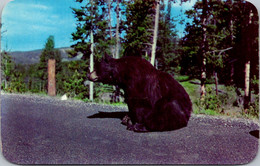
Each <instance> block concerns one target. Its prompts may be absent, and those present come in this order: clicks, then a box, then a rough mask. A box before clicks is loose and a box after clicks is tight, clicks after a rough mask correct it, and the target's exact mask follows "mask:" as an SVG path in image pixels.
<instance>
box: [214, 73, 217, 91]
mask: <svg viewBox="0 0 260 166" xmlns="http://www.w3.org/2000/svg"><path fill="white" fill-rule="evenodd" d="M214 77H215V85H216V95H218V73H217V72H216V71H215V72H214Z"/></svg>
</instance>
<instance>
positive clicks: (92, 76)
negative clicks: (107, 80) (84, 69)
mask: <svg viewBox="0 0 260 166" xmlns="http://www.w3.org/2000/svg"><path fill="white" fill-rule="evenodd" d="M88 79H89V80H90V81H97V80H98V76H97V72H96V71H93V72H91V73H90V74H89V75H88Z"/></svg>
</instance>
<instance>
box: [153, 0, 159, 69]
mask: <svg viewBox="0 0 260 166" xmlns="http://www.w3.org/2000/svg"><path fill="white" fill-rule="evenodd" d="M159 13H160V0H156V11H155V21H154V32H153V45H152V55H151V64H152V65H153V66H154V62H155V53H156V44H157V37H158V26H159Z"/></svg>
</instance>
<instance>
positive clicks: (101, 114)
mask: <svg viewBox="0 0 260 166" xmlns="http://www.w3.org/2000/svg"><path fill="white" fill-rule="evenodd" d="M126 114H127V112H101V111H99V112H98V113H96V114H93V115H90V116H88V117H87V118H117V119H121V120H122V119H123V118H124V116H125V115H126Z"/></svg>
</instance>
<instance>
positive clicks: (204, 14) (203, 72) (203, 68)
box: [200, 0, 208, 100]
mask: <svg viewBox="0 0 260 166" xmlns="http://www.w3.org/2000/svg"><path fill="white" fill-rule="evenodd" d="M207 3H208V2H207V0H203V11H202V17H203V20H202V21H203V22H202V28H203V29H202V30H203V41H202V47H201V49H202V51H201V54H202V55H201V56H202V64H201V83H200V99H201V100H204V98H205V95H206V87H205V81H206V42H207V34H206V32H207V27H206V26H207Z"/></svg>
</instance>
